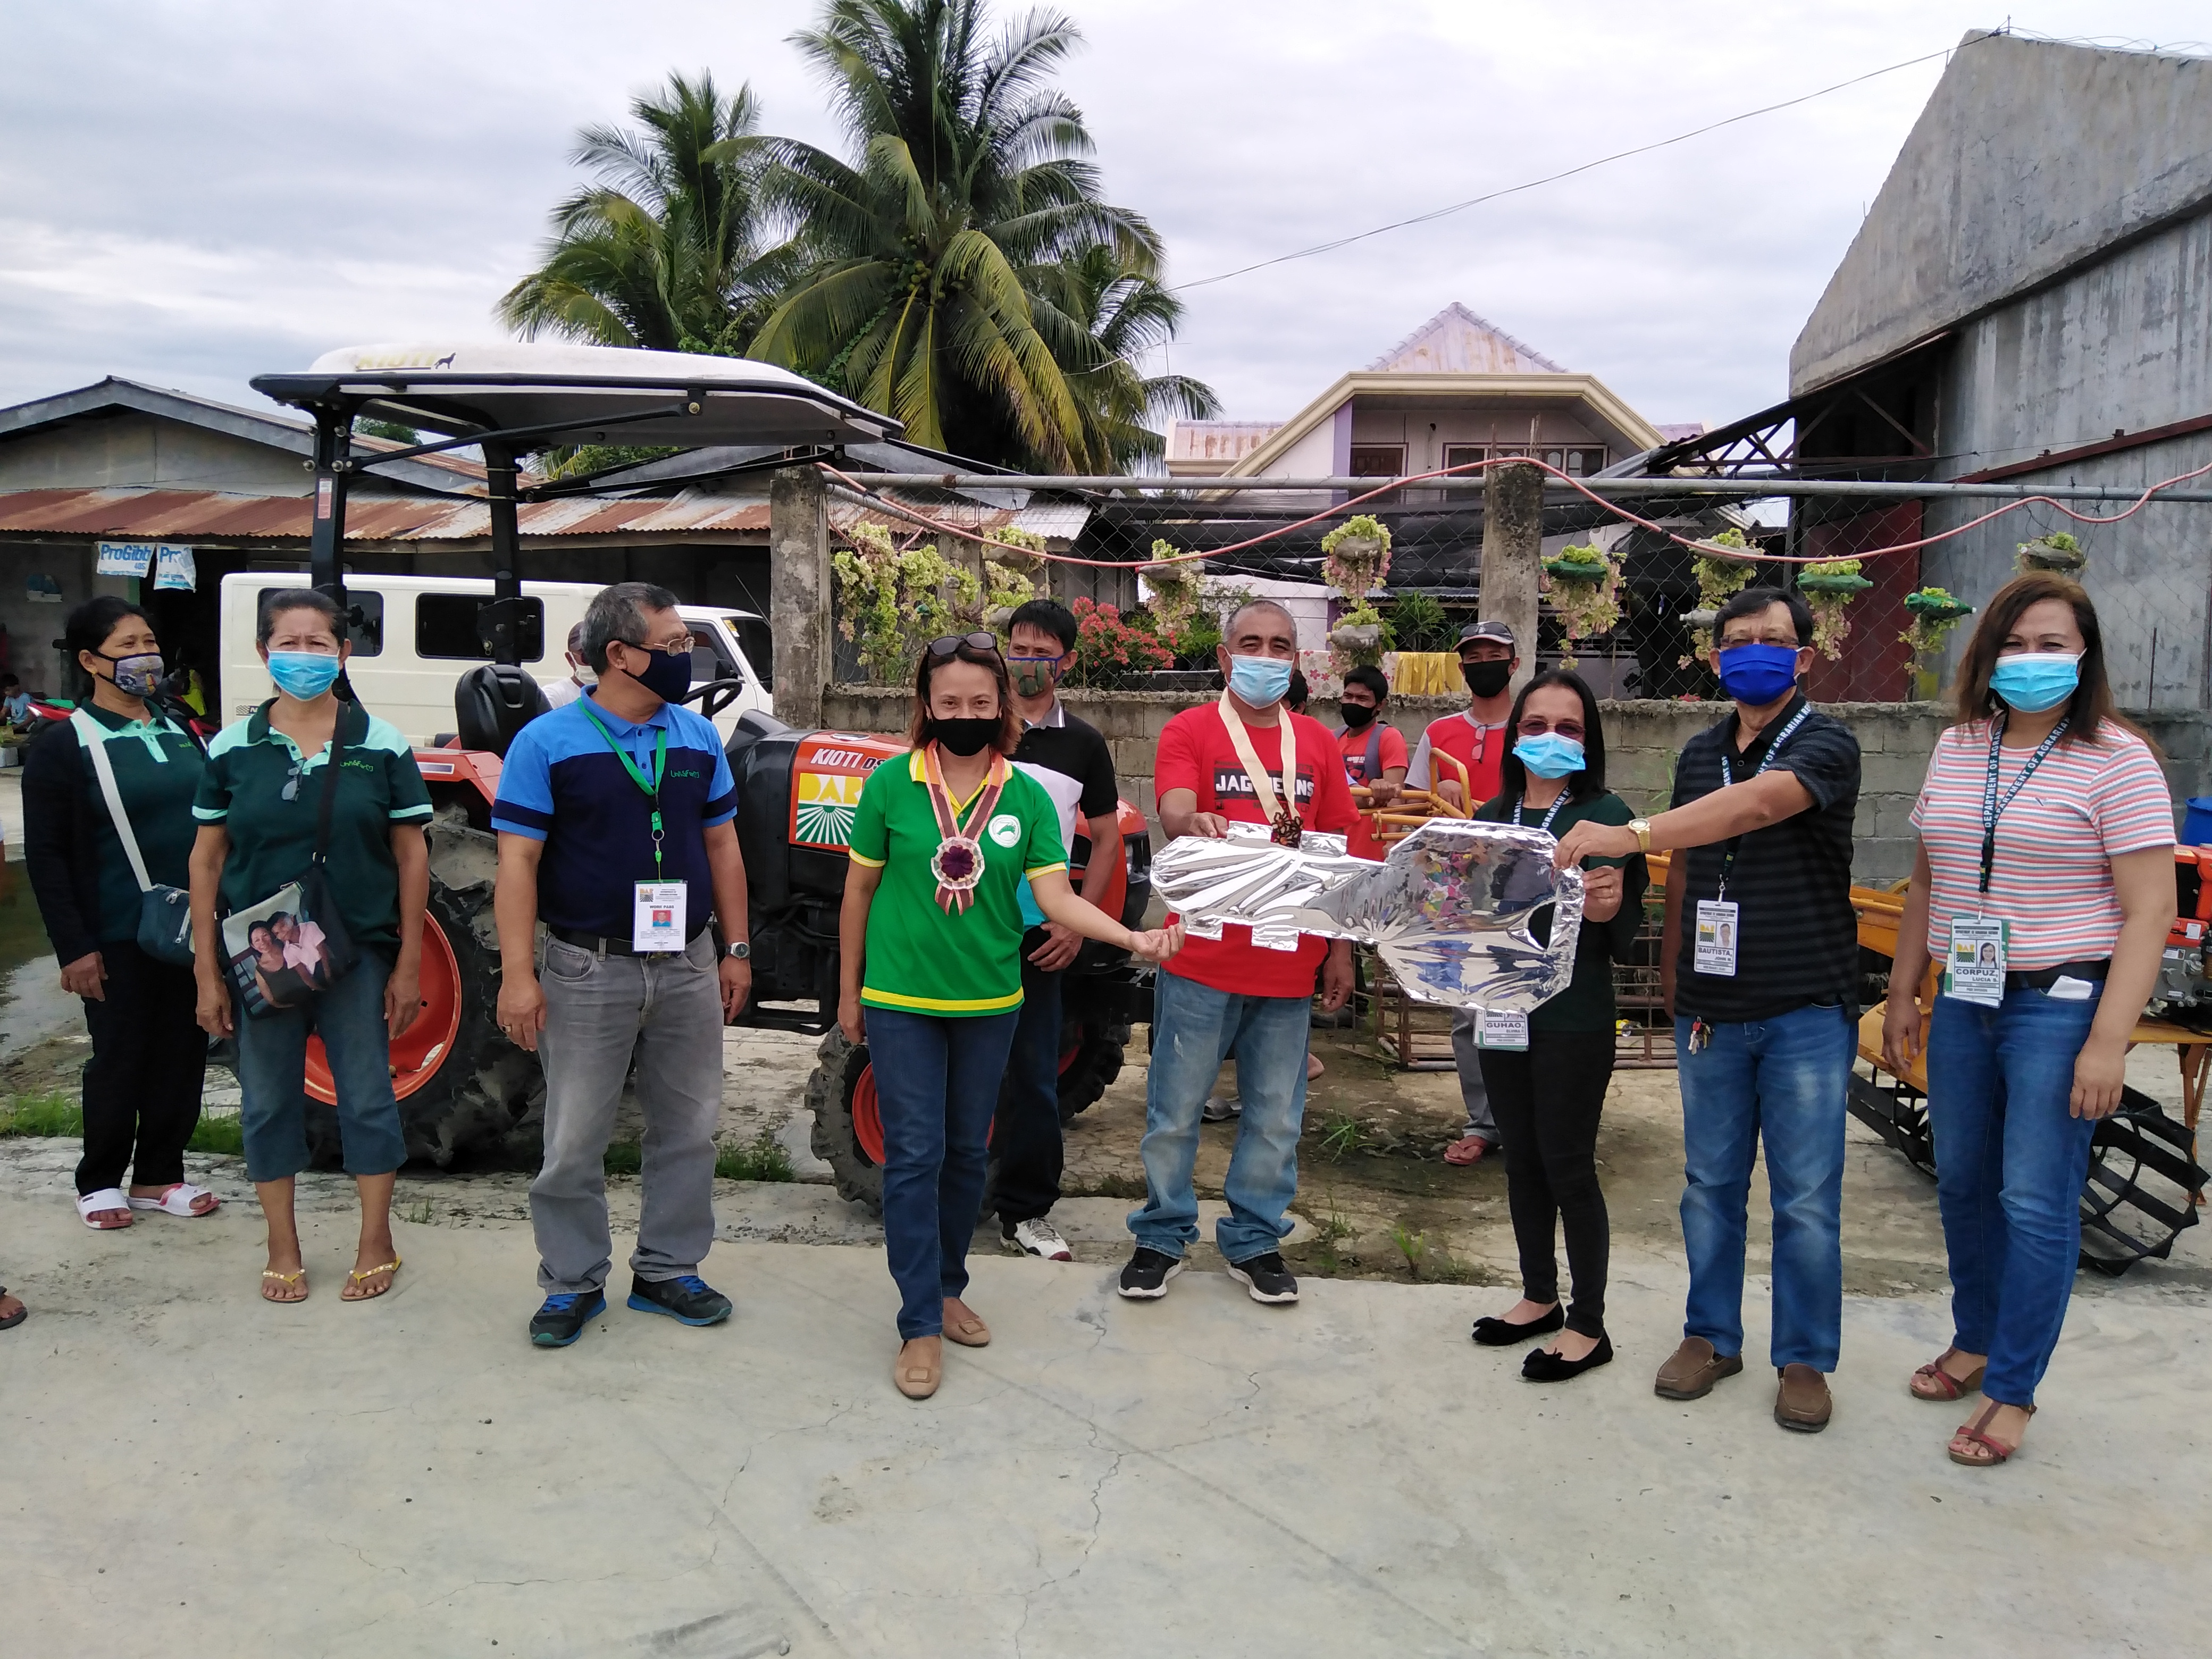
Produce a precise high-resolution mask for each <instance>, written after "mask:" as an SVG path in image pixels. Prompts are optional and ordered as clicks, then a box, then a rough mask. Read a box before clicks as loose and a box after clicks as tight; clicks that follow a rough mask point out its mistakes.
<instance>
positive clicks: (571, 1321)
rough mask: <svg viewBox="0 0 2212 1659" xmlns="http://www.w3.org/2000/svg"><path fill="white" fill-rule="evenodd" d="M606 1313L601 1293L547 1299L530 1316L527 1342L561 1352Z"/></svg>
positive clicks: (605, 1305) (603, 1297) (603, 1295)
mask: <svg viewBox="0 0 2212 1659" xmlns="http://www.w3.org/2000/svg"><path fill="white" fill-rule="evenodd" d="M606 1310H607V1298H606V1296H605V1292H603V1291H592V1292H590V1293H589V1294H588V1295H568V1294H562V1295H560V1296H549V1297H546V1298H545V1305H544V1307H542V1308H540V1309H539V1310H538V1311H537V1312H536V1313H535V1314H533V1315H532V1316H531V1320H530V1340H532V1342H534V1343H536V1344H537V1345H538V1346H539V1347H541V1348H565V1347H567V1346H568V1345H569V1344H570V1343H571V1342H574V1340H576V1339H577V1338H578V1337H580V1336H581V1335H582V1334H584V1327H585V1326H586V1324H588V1323H589V1322H591V1321H592V1320H594V1319H597V1318H598V1317H599V1316H600V1315H601V1314H603V1313H605V1311H606Z"/></svg>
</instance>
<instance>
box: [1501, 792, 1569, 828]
mask: <svg viewBox="0 0 2212 1659" xmlns="http://www.w3.org/2000/svg"><path fill="white" fill-rule="evenodd" d="M1527 804H1528V796H1526V795H1523V796H1522V797H1521V799H1519V800H1516V801H1515V802H1514V803H1513V827H1514V828H1515V829H1519V828H1521V809H1522V806H1524V805H1527ZM1566 804H1567V792H1566V791H1565V790H1564V789H1562V790H1560V791H1559V799H1557V800H1555V801H1553V803H1552V810H1551V811H1548V812H1547V813H1545V814H1544V821H1543V823H1540V824H1538V825H1537V826H1536V827H1537V828H1538V829H1542V830H1545V831H1546V832H1547V833H1548V832H1549V831H1550V829H1551V827H1552V820H1553V818H1556V817H1559V809H1560V808H1561V807H1562V806H1565V805H1566Z"/></svg>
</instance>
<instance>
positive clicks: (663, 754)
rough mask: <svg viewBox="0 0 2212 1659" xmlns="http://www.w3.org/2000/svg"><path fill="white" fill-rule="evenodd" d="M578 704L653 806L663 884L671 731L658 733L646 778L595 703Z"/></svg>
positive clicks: (656, 874) (582, 700) (656, 864)
mask: <svg viewBox="0 0 2212 1659" xmlns="http://www.w3.org/2000/svg"><path fill="white" fill-rule="evenodd" d="M576 702H577V707H579V708H581V709H582V710H583V711H584V718H585V719H586V720H589V721H591V723H592V728H593V729H594V730H595V731H597V732H599V735H600V736H601V737H602V738H605V739H606V743H607V747H608V748H610V749H611V750H614V751H615V758H616V759H617V760H618V761H620V762H621V763H623V771H625V772H627V773H629V781H631V782H632V783H634V784H635V785H636V786H637V787H639V788H640V789H641V790H643V791H644V792H645V793H646V795H647V798H648V799H650V800H651V801H652V802H653V879H654V880H655V881H659V879H660V839H661V829H660V780H661V778H662V776H663V775H665V773H666V772H667V770H668V728H667V727H666V726H661V727H659V729H658V731H657V732H655V733H654V741H653V775H652V776H651V777H647V776H646V775H645V769H644V768H643V767H641V766H640V765H639V764H638V763H636V762H635V760H633V759H631V758H630V755H629V750H626V749H624V748H623V746H622V745H621V744H618V743H617V742H616V741H615V734H614V733H613V732H610V731H608V730H607V728H606V725H605V722H604V721H602V720H600V719H599V716H598V715H597V714H594V713H592V702H591V699H590V698H589V697H579V698H578V699H577V700H576Z"/></svg>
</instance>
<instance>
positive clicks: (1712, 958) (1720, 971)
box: [1690, 702, 1813, 979]
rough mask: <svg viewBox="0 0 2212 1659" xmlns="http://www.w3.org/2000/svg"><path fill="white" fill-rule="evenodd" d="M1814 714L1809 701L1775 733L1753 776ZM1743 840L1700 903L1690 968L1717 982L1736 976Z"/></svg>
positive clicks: (1725, 770) (1729, 770) (1732, 846)
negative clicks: (1732, 886)
mask: <svg viewBox="0 0 2212 1659" xmlns="http://www.w3.org/2000/svg"><path fill="white" fill-rule="evenodd" d="M1812 712H1813V705H1812V704H1811V703H1809V702H1808V703H1807V704H1806V705H1805V706H1804V707H1803V708H1800V709H1799V710H1798V711H1797V712H1796V714H1793V715H1791V716H1790V724H1789V725H1787V726H1784V727H1783V728H1782V730H1781V731H1779V732H1777V733H1775V737H1774V741H1773V742H1772V743H1770V744H1767V745H1766V753H1765V756H1764V757H1761V759H1760V760H1759V772H1758V773H1754V774H1753V776H1758V775H1759V773H1764V772H1765V770H1766V769H1767V768H1768V767H1770V766H1771V765H1773V764H1774V757H1776V756H1777V755H1778V754H1780V753H1781V752H1782V745H1783V744H1785V743H1787V742H1789V741H1790V738H1791V737H1793V736H1794V735H1795V734H1796V731H1797V728H1798V727H1799V726H1802V725H1803V724H1804V723H1805V717H1806V716H1807V715H1808V714H1811V713H1812ZM1734 784H1735V768H1733V767H1731V766H1730V765H1729V757H1728V750H1727V746H1726V744H1723V746H1722V750H1721V786H1722V787H1723V788H1727V787H1732V786H1733V785H1734ZM1742 840H1743V837H1742V836H1737V837H1736V838H1735V840H1734V841H1731V842H1729V844H1728V850H1727V851H1726V852H1724V853H1723V854H1721V879H1720V885H1719V887H1718V889H1717V890H1716V892H1715V894H1714V896H1712V897H1711V898H1709V899H1699V901H1698V917H1697V932H1696V933H1695V935H1694V936H1693V938H1692V942H1691V951H1690V966H1691V968H1692V969H1693V970H1694V971H1696V972H1698V973H1700V974H1711V975H1713V976H1714V977H1715V978H1717V979H1734V978H1735V946H1736V933H1737V931H1738V927H1739V925H1740V923H1741V916H1740V915H1739V914H1738V912H1737V909H1736V904H1735V900H1733V899H1731V898H1730V897H1729V896H1728V881H1729V876H1730V874H1732V873H1733V872H1735V854H1736V848H1737V847H1738V846H1739V845H1740V844H1741V842H1742Z"/></svg>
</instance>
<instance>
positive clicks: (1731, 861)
mask: <svg viewBox="0 0 2212 1659" xmlns="http://www.w3.org/2000/svg"><path fill="white" fill-rule="evenodd" d="M1812 712H1813V705H1812V704H1811V703H1809V702H1808V703H1805V704H1803V705H1802V706H1801V707H1800V708H1798V710H1797V712H1796V714H1792V715H1791V716H1790V723H1789V724H1788V725H1787V726H1784V727H1783V728H1782V729H1781V730H1780V731H1779V732H1776V733H1775V734H1774V741H1773V742H1772V743H1770V744H1767V745H1766V752H1765V754H1764V755H1762V756H1760V757H1759V770H1758V771H1756V772H1754V773H1753V774H1752V775H1753V777H1758V776H1759V775H1762V774H1763V773H1765V770H1766V769H1767V768H1768V767H1770V766H1771V765H1773V764H1774V757H1776V756H1777V755H1778V754H1780V753H1781V752H1782V745H1783V744H1785V743H1787V742H1789V741H1790V738H1792V737H1794V736H1795V735H1796V731H1797V728H1798V727H1799V726H1802V725H1804V723H1805V717H1806V716H1807V715H1808V714H1811V713H1812ZM1721 784H1722V787H1724V788H1733V787H1735V768H1734V767H1732V766H1730V765H1729V754H1728V743H1727V740H1726V739H1725V738H1724V739H1723V740H1722V743H1721ZM1742 845H1743V837H1742V836H1735V837H1734V838H1733V839H1731V840H1730V841H1729V844H1728V850H1727V851H1726V852H1724V853H1723V854H1721V878H1720V884H1719V885H1718V886H1717V887H1715V888H1714V889H1713V896H1714V897H1715V898H1717V899H1724V898H1726V897H1727V896H1728V881H1729V875H1730V874H1731V873H1732V872H1734V871H1735V854H1736V849H1737V848H1740V847H1741V846H1742Z"/></svg>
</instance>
